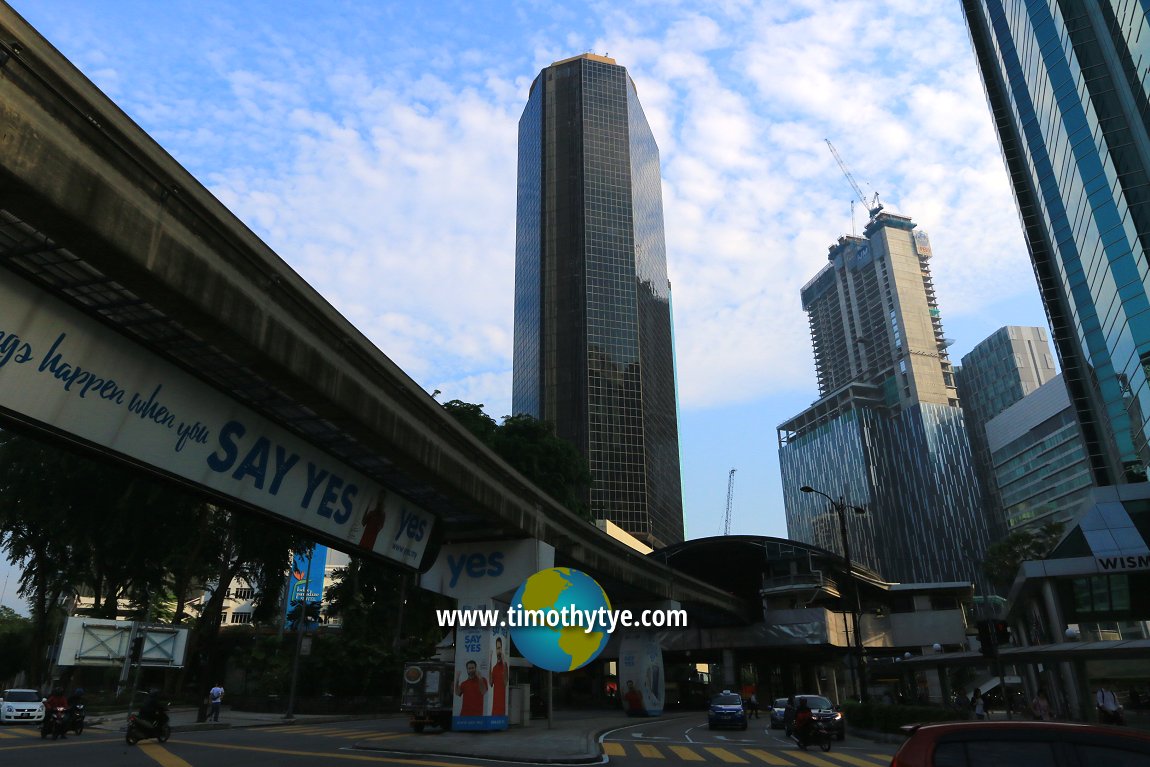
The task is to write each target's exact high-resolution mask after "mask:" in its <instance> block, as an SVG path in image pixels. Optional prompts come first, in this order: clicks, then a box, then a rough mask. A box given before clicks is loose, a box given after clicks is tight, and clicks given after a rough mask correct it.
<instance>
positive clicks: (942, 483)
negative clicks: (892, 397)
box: [779, 396, 989, 583]
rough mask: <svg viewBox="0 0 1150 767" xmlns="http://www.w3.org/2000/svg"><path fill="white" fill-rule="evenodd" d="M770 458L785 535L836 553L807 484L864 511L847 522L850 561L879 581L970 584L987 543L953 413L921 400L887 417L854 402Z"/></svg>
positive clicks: (835, 530) (878, 407)
mask: <svg viewBox="0 0 1150 767" xmlns="http://www.w3.org/2000/svg"><path fill="white" fill-rule="evenodd" d="M868 399H869V401H868ZM809 412H810V411H808V413H809ZM800 418H802V416H800ZM789 425H794V426H798V424H796V423H795V422H793V421H792V422H791V424H789ZM787 426H788V424H784V426H783V427H780V429H781V430H782V429H783V428H784V427H787ZM779 459H780V461H779V462H780V464H781V468H782V481H783V497H784V501H785V504H786V511H787V535H788V537H790V538H793V539H795V540H798V541H803V542H804V543H811V544H814V545H816V546H820V547H822V548H825V549H828V550H830V551H836V552H841V551H842V550H843V548H842V544H841V542H840V531H839V527H838V518H837V516H836V514H835V512H834V511H832V510H831V508H830V504H829V503H827V501H826V499H824V498H822V497H821V496H816V495H815V494H813V493H810V494H808V493H803V492H802V491H800V490H799V488H800V487H802V486H803V485H810V486H811V487H815V488H818V489H820V490H822V491H823V492H825V493H827V494H828V495H830V496H832V497H836V498H837V497H839V496H840V495H841V497H842V498H843V499H844V500H845V501H846V502H847V503H848V504H851V505H854V506H862V507H864V508H866V510H867V511H866V514H861V515H860V514H853V513H852V514H850V516H849V518H848V519H847V531H848V536H849V537H850V546H851V558H852V559H853V560H856V561H858V562H859V563H860V564H863V565H865V566H867V567H869V568H871V569H873V570H875V571H876V572H878V573H879V574H880V575H881V576H882V577H883V578H885V579H886V580H889V581H897V582H904V583H932V582H948V581H960V580H968V579H970V578H971V577H972V575H973V572H974V571H973V567H974V565H973V564H972V562H974V561H977V558H979V557H981V553H982V552H983V551H985V550H986V546H987V545H988V543H989V540H988V534H987V528H986V525H985V522H984V519H983V517H982V515H980V514H978V513H977V509H978V507H979V503H980V500H981V496H980V494H979V489H978V484H977V482H976V480H975V477H974V471H973V469H972V467H971V461H970V446H969V443H968V442H967V440H966V430H965V428H964V425H963V418H962V411H961V410H960V409H958V408H955V407H949V406H947V405H936V404H930V403H922V404H919V405H915V406H913V407H909V408H903V409H901V410H898V411H894V412H892V411H891V410H890V409H889V408H887V407H885V406H884V405H883V404H882V403H881V401H878V400H875V399H870V398H867V397H865V396H863V397H856V398H855V401H854V402H853V403H851V404H849V405H845V404H844V405H843V406H842V407H840V408H838V409H837V410H836V412H835V413H834V414H833V415H832V416H830V417H828V418H827V419H825V420H824V421H822V422H821V423H819V424H818V425H815V426H814V427H813V428H809V429H807V428H803V427H801V426H800V427H799V429H798V431H796V432H793V433H791V434H790V435H789V436H788V437H786V438H785V439H784V441H783V442H782V443H781V444H780V449H779Z"/></svg>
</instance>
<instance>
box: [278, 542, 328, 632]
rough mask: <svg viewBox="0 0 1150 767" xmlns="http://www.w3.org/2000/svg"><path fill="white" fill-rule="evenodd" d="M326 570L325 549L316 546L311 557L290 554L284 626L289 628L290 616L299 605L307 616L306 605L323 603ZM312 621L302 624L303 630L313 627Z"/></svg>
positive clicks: (303, 554) (305, 553)
mask: <svg viewBox="0 0 1150 767" xmlns="http://www.w3.org/2000/svg"><path fill="white" fill-rule="evenodd" d="M326 569H327V547H326V546H320V545H318V544H317V545H316V546H313V547H312V550H311V556H308V553H307V552H306V551H305V552H295V553H293V554H292V567H291V573H290V574H289V575H288V598H287V604H285V605H284V625H285V626H286V627H288V628H291V615H292V612H293V611H294V610H295V609H296V606H297V605H299V604H303V605H305V611H304V614H305V615H306V614H307V609H306V605H311V604H320V603H322V602H323V590H324V586H325V584H326V577H325V571H326ZM315 625H316V624H315V622H314V621H310V620H309V621H308V622H307V623H306V624H304V628H305V629H311V628H313V627H314V626H315Z"/></svg>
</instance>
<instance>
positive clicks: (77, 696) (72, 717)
mask: <svg viewBox="0 0 1150 767" xmlns="http://www.w3.org/2000/svg"><path fill="white" fill-rule="evenodd" d="M85 705H87V701H86V700H85V699H84V688H83V687H77V688H76V689H75V690H72V694H71V695H69V696H68V726H69V727H70V728H71V727H74V726H75V725H76V723H77V721H83V712H84V706H85Z"/></svg>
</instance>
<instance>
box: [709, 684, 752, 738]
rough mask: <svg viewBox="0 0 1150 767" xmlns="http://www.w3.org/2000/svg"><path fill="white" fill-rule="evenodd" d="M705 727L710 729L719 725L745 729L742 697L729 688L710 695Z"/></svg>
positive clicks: (745, 715) (745, 713)
mask: <svg viewBox="0 0 1150 767" xmlns="http://www.w3.org/2000/svg"><path fill="white" fill-rule="evenodd" d="M707 727H708V729H711V730H714V729H716V728H719V727H735V728H737V729H740V730H745V729H747V711H746V709H744V708H743V697H742V696H741V695H739V694H738V693H737V692H731V691H730V690H723V691H722V692H721V693H719V694H718V695H715V696H712V697H711V706H710V708H709V709H708V710H707Z"/></svg>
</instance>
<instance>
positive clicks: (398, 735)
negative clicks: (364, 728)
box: [360, 732, 408, 740]
mask: <svg viewBox="0 0 1150 767" xmlns="http://www.w3.org/2000/svg"><path fill="white" fill-rule="evenodd" d="M407 734H408V733H406V732H381V733H380V734H378V735H368V736H367V737H366V738H360V740H390V739H392V738H402V737H404V736H405V735H407Z"/></svg>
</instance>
